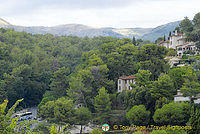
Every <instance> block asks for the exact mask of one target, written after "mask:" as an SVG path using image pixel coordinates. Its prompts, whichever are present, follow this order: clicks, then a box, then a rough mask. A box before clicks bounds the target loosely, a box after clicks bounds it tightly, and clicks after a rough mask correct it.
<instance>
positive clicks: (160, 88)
mask: <svg viewBox="0 0 200 134" xmlns="http://www.w3.org/2000/svg"><path fill="white" fill-rule="evenodd" d="M150 92H151V95H152V97H153V98H156V99H155V100H157V99H159V98H160V97H166V98H168V99H170V100H172V99H173V95H174V94H176V90H175V88H174V84H173V81H172V80H171V78H170V77H169V75H167V74H162V75H160V76H159V78H158V80H157V81H154V82H153V84H152V88H151V91H150Z"/></svg>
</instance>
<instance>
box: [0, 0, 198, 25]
mask: <svg viewBox="0 0 200 134" xmlns="http://www.w3.org/2000/svg"><path fill="white" fill-rule="evenodd" d="M198 12H200V0H0V18H3V19H5V20H6V21H8V22H10V23H11V24H14V25H23V26H55V25H60V24H70V23H78V24H85V25H89V26H92V27H116V28H127V27H146V28H148V27H156V26H159V25H162V24H166V23H168V22H172V21H178V20H182V19H183V18H184V17H185V16H188V17H189V18H190V19H192V18H193V16H194V15H195V14H196V13H198Z"/></svg>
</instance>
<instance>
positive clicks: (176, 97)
mask: <svg viewBox="0 0 200 134" xmlns="http://www.w3.org/2000/svg"><path fill="white" fill-rule="evenodd" d="M185 101H190V97H184V96H183V94H182V93H181V91H180V90H177V95H174V102H175V103H181V102H185Z"/></svg>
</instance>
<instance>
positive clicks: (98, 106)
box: [94, 87, 111, 123]
mask: <svg viewBox="0 0 200 134" xmlns="http://www.w3.org/2000/svg"><path fill="white" fill-rule="evenodd" d="M94 106H95V111H96V113H97V118H96V119H97V120H98V122H99V123H105V122H108V121H109V117H110V115H109V114H110V112H111V101H110V97H109V94H108V93H107V91H106V89H105V88H104V87H102V88H101V89H99V92H98V95H97V96H96V97H95V98H94Z"/></svg>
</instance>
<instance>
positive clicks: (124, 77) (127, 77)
mask: <svg viewBox="0 0 200 134" xmlns="http://www.w3.org/2000/svg"><path fill="white" fill-rule="evenodd" d="M119 79H123V80H130V79H135V76H134V75H130V76H122V77H119Z"/></svg>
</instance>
